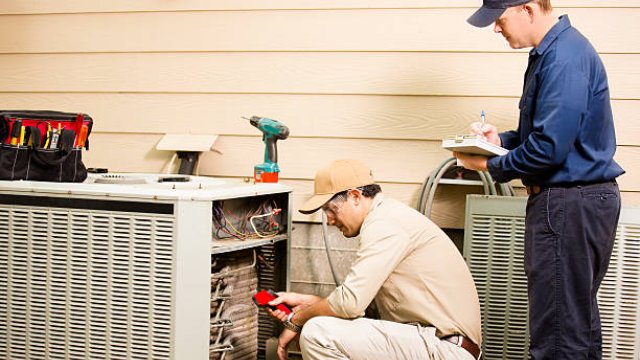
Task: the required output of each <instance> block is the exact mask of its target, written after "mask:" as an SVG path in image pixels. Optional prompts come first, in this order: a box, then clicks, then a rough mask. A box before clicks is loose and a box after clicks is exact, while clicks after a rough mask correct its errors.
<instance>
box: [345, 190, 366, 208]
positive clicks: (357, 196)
mask: <svg viewBox="0 0 640 360" xmlns="http://www.w3.org/2000/svg"><path fill="white" fill-rule="evenodd" d="M348 195H350V196H353V201H354V204H355V205H358V204H360V201H361V200H362V196H363V195H362V192H361V191H360V190H358V189H351V190H349V193H348Z"/></svg>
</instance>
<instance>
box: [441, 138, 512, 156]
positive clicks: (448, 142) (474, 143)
mask: <svg viewBox="0 0 640 360" xmlns="http://www.w3.org/2000/svg"><path fill="white" fill-rule="evenodd" d="M442 147H443V148H445V149H447V150H451V151H456V152H461V153H465V154H476V155H484V156H496V155H506V154H507V153H508V152H509V150H507V149H505V148H503V147H500V146H498V145H494V144H492V143H490V142H488V141H486V140H484V139H482V138H481V137H480V136H479V135H457V136H452V137H449V138H446V139H443V140H442Z"/></svg>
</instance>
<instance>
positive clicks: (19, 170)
mask: <svg viewBox="0 0 640 360" xmlns="http://www.w3.org/2000/svg"><path fill="white" fill-rule="evenodd" d="M92 126H93V119H91V117H90V116H89V115H86V114H82V113H67V112H61V111H29V110H2V111H0V141H2V143H1V144H0V180H38V181H56V182H82V181H84V180H85V179H86V178H87V168H86V167H85V166H84V164H83V163H82V148H85V149H87V150H88V149H89V134H90V133H91V128H92Z"/></svg>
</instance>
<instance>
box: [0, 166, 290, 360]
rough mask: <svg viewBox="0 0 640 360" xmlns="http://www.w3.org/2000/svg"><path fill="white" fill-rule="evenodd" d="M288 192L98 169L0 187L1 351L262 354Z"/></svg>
mask: <svg viewBox="0 0 640 360" xmlns="http://www.w3.org/2000/svg"><path fill="white" fill-rule="evenodd" d="M291 190H292V189H291V188H289V187H287V186H284V185H280V184H257V185H253V184H245V183H242V182H240V181H238V182H230V181H223V180H219V179H214V178H204V177H166V176H161V175H148V174H147V175H143V174H128V175H124V174H115V175H113V174H103V175H97V176H92V177H90V178H89V179H88V180H87V181H86V182H85V183H80V184H62V183H45V182H31V181H16V182H0V293H2V294H3V296H2V297H0V358H2V359H33V358H46V359H154V360H161V359H203V360H204V359H219V358H223V357H225V356H229V357H228V358H233V359H256V358H264V356H265V355H264V350H265V342H266V339H268V338H269V337H271V336H274V335H275V331H276V328H275V324H274V322H273V321H271V320H270V319H269V318H268V315H266V314H265V313H264V312H263V313H262V314H260V313H259V312H258V309H257V308H256V307H255V306H254V305H253V304H252V301H251V296H252V295H253V293H255V291H256V289H257V288H258V287H260V288H263V287H264V288H267V287H268V288H274V289H285V288H286V287H287V284H288V279H287V268H288V258H287V254H288V253H289V251H288V248H289V245H288V244H289V238H290V233H291V215H290V214H291V211H290V204H291V201H290V194H291Z"/></svg>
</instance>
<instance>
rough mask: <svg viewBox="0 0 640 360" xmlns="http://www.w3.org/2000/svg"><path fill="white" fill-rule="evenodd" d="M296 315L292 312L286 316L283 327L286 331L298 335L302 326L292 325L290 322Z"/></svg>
mask: <svg viewBox="0 0 640 360" xmlns="http://www.w3.org/2000/svg"><path fill="white" fill-rule="evenodd" d="M295 314H296V313H295V312H294V311H292V312H290V313H289V315H288V316H287V320H285V321H284V322H283V324H284V327H286V328H287V329H289V330H291V331H293V332H296V333H299V332H300V331H302V326H299V325H296V324H294V323H293V321H291V319H292V318H293V315H295Z"/></svg>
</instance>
